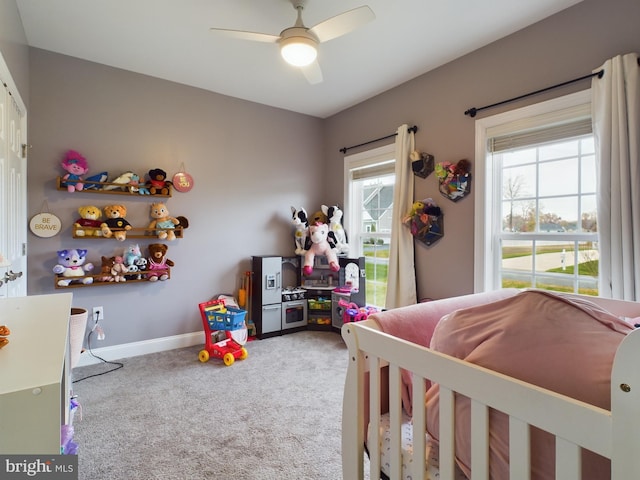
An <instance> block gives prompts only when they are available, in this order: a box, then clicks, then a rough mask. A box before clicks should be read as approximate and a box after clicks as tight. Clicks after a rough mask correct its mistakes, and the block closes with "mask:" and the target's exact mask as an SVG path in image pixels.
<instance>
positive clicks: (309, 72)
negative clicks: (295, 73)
mask: <svg viewBox="0 0 640 480" xmlns="http://www.w3.org/2000/svg"><path fill="white" fill-rule="evenodd" d="M300 70H302V73H303V74H304V76H305V78H306V79H307V81H308V82H309V83H310V84H311V85H315V84H317V83H321V82H322V70H321V69H320V64H319V63H318V61H317V60H316V61H314V62H311V63H310V64H309V65H307V66H306V67H300Z"/></svg>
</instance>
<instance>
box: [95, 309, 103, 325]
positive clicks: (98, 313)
mask: <svg viewBox="0 0 640 480" xmlns="http://www.w3.org/2000/svg"><path fill="white" fill-rule="evenodd" d="M101 320H104V307H93V321H94V322H99V321H101Z"/></svg>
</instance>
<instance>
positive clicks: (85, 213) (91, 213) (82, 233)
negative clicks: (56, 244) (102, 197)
mask: <svg viewBox="0 0 640 480" xmlns="http://www.w3.org/2000/svg"><path fill="white" fill-rule="evenodd" d="M78 213H79V214H80V218H79V219H78V220H76V222H75V223H74V224H73V227H74V231H73V235H74V236H76V237H93V236H95V237H101V236H102V229H101V225H102V221H101V220H100V219H101V218H102V211H101V210H100V209H99V208H98V207H96V206H95V205H83V206H82V207H78Z"/></svg>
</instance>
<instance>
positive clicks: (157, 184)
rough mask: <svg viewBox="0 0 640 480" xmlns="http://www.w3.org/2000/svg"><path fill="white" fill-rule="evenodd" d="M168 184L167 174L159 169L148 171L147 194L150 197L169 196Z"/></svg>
mask: <svg viewBox="0 0 640 480" xmlns="http://www.w3.org/2000/svg"><path fill="white" fill-rule="evenodd" d="M169 185H171V183H170V182H168V181H167V172H165V171H164V170H162V169H161V168H153V169H151V170H149V184H148V187H149V193H151V195H169Z"/></svg>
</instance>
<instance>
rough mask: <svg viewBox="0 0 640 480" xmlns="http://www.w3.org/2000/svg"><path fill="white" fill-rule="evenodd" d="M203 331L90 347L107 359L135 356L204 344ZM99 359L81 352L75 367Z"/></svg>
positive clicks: (90, 363)
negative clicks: (109, 345)
mask: <svg viewBox="0 0 640 480" xmlns="http://www.w3.org/2000/svg"><path fill="white" fill-rule="evenodd" d="M203 335H204V334H203V332H201V331H200V332H193V333H183V334H182V335H174V336H171V337H161V338H154V339H151V340H143V341H141V342H133V343H123V344H121V345H113V346H111V347H102V348H92V349H91V351H92V352H93V353H94V354H95V355H97V356H98V357H101V358H104V359H105V360H107V361H112V360H118V359H121V358H129V357H137V356H138V355H146V354H148V353H156V352H164V351H167V350H173V349H175V348H183V347H192V346H193V345H199V344H202V345H204V336H203ZM100 362H101V361H100V360H98V359H97V358H95V357H93V356H92V355H91V354H90V353H89V351H88V350H86V351H84V352H82V354H81V355H80V359H79V361H78V364H77V365H76V366H77V367H84V366H86V365H94V364H96V363H100Z"/></svg>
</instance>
